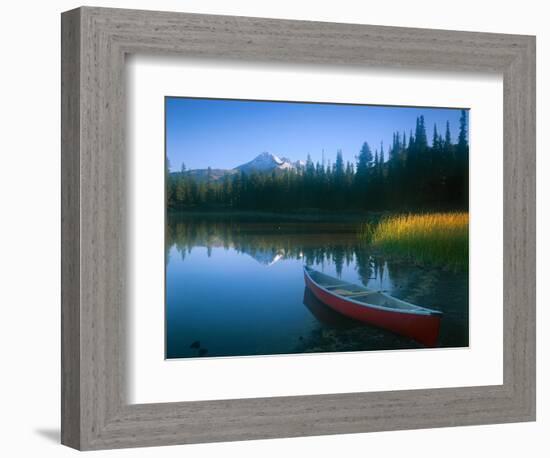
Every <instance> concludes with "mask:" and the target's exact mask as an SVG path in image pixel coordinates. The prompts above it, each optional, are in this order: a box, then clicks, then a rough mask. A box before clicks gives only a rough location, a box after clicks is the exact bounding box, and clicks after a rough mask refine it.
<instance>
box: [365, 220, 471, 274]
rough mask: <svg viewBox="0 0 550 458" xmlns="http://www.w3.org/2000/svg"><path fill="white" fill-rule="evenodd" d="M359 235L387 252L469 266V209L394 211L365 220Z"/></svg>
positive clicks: (454, 265) (452, 265)
mask: <svg viewBox="0 0 550 458" xmlns="http://www.w3.org/2000/svg"><path fill="white" fill-rule="evenodd" d="M360 236H361V238H362V239H363V240H364V241H365V242H368V243H369V244H371V245H372V246H373V247H375V248H378V249H381V250H382V251H384V252H385V253H387V254H389V255H398V256H403V257H407V258H409V259H411V260H414V261H416V262H418V263H419V264H425V263H432V264H438V265H444V266H446V267H449V268H453V269H466V268H467V266H468V213H465V212H453V213H427V214H408V215H394V216H388V217H385V218H382V219H381V220H380V222H379V223H378V224H364V225H363V226H362V228H361V232H360Z"/></svg>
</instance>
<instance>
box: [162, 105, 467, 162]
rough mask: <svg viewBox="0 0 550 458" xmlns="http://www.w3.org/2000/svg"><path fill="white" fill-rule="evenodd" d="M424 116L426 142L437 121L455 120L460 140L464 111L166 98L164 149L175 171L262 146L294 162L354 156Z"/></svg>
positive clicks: (242, 158)
mask: <svg viewBox="0 0 550 458" xmlns="http://www.w3.org/2000/svg"><path fill="white" fill-rule="evenodd" d="M420 115H424V119H425V124H426V130H427V134H428V141H429V142H431V139H432V134H433V126H434V123H435V124H437V129H438V131H439V132H440V133H442V134H443V133H444V132H445V124H446V122H447V121H449V123H450V127H451V136H452V139H453V142H456V139H457V136H458V126H459V122H458V121H459V118H460V109H447V108H413V107H410V108H409V107H387V106H370V105H336V104H328V103H327V104H317V103H296V102H264V101H246V100H223V99H219V100H216V99H190V98H176V97H168V98H166V152H167V155H168V159H169V161H170V168H171V170H172V171H176V170H180V168H181V164H182V162H185V165H186V167H187V169H202V168H207V167H212V168H222V169H230V168H233V167H236V166H238V165H240V164H243V163H245V162H248V161H250V160H252V159H253V158H254V157H256V156H257V155H258V154H260V153H261V152H263V151H268V152H270V153H273V154H276V155H278V156H285V157H288V158H289V159H291V160H293V161H296V160H298V159H302V160H305V159H306V157H307V155H308V153H309V154H310V155H311V158H312V159H313V161H314V162H317V161H321V160H322V156H323V150H324V156H325V160H330V161H331V162H334V159H335V157H336V151H337V150H338V149H341V150H342V153H343V157H344V161H355V156H357V154H358V153H359V150H360V148H361V145H362V144H363V142H364V141H367V142H368V143H369V145H370V146H371V148H372V150H373V151H374V149H375V148H380V142H381V141H382V142H383V143H384V150H385V151H386V159H387V151H388V146H389V145H390V144H391V141H392V135H393V132H394V131H396V130H398V131H399V132H401V133H402V132H406V134H407V139H408V137H409V131H410V130H411V129H413V132H414V128H415V123H416V117H417V116H420Z"/></svg>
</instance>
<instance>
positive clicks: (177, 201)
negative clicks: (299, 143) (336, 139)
mask: <svg viewBox="0 0 550 458" xmlns="http://www.w3.org/2000/svg"><path fill="white" fill-rule="evenodd" d="M467 124H468V122H467V116H466V112H465V111H464V110H463V111H462V113H461V117H460V125H459V133H458V138H457V141H456V142H452V139H451V133H450V127H449V123H448V122H447V125H446V129H445V132H444V133H442V132H438V130H437V126H435V125H434V127H433V131H432V132H431V135H430V136H431V141H428V134H427V128H426V126H425V122H424V117H423V116H420V117H418V118H417V119H416V126H415V128H414V129H412V130H411V131H410V132H409V134H408V135H407V134H406V133H405V132H395V133H394V134H393V141H392V144H391V145H389V147H388V148H386V149H387V151H386V150H385V149H384V145H383V144H380V145H379V146H377V147H375V148H373V147H372V146H371V145H369V144H368V143H367V142H364V143H363V144H362V145H358V151H357V156H356V157H355V161H354V162H349V161H348V162H344V160H343V158H342V152H341V151H337V153H336V160H335V161H334V162H333V163H330V162H329V163H327V164H324V163H319V162H317V163H314V162H313V161H312V160H311V158H310V157H309V155H308V158H307V161H306V162H305V165H304V166H302V167H299V168H296V169H289V170H274V171H273V172H269V173H258V172H252V173H244V172H236V173H227V174H225V175H223V176H221V177H213V176H212V174H211V173H210V169H209V172H208V174H207V176H206V179H201V180H199V179H196V178H194V177H193V176H191V175H190V174H187V173H177V174H175V173H168V171H167V180H166V184H167V186H166V197H167V205H168V209H169V210H175V211H182V210H185V211H189V210H199V211H201V210H208V211H225V210H237V211H261V212H274V213H277V212H297V211H309V210H319V211H328V212H336V211H403V210H407V211H414V210H448V209H452V210H467V209H468V160H469V159H468V158H469V142H468V126H467Z"/></svg>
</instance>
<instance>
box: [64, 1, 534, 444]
mask: <svg viewBox="0 0 550 458" xmlns="http://www.w3.org/2000/svg"><path fill="white" fill-rule="evenodd" d="M61 32H62V33H61V38H62V56H61V57H62V67H61V69H62V430H61V438H62V443H63V444H65V445H68V446H70V447H74V448H77V449H80V450H89V449H106V448H118V447H140V446H154V445H168V444H184V443H197V442H215V441H232V440H243V439H265V438H278V437H294V436H309V435H323V434H340V433H359V432H367V431H382V430H397V429H413V428H432V427H442V426H457V425H474V424H486V423H505V422H520V421H532V420H534V419H535V38H534V37H532V36H521V35H502V34H490V33H472V32H456V31H444V30H425V29H410V28H400V27H381V26H367V25H355V24H333V23H321V22H308V21H289V20H271V19H257V18H247V17H229V16H210V15H198V14H185V13H171V12H154V11H133V10H121V9H107V8H91V7H83V8H78V9H75V10H72V11H68V12H65V13H63V14H62V31H61ZM132 53H161V54H172V55H179V56H193V57H208V58H224V59H237V60H238V59H247V60H260V61H270V62H290V63H319V64H342V65H355V66H384V67H400V68H418V69H432V70H433V69H439V70H448V71H461V70H466V71H473V72H496V73H500V74H502V75H503V79H504V266H503V267H504V304H503V307H504V315H503V319H504V333H503V335H504V343H503V351H504V355H503V366H504V373H503V384H502V385H495V386H471V387H461V388H441V389H420V390H405V391H386V392H365V393H349V394H327V395H311V396H289V397H273V398H254V399H231V400H223V401H197V402H180V403H164V404H141V405H131V404H128V402H127V400H126V399H127V398H126V392H125V387H126V380H125V377H126V371H125V360H124V354H125V351H124V348H125V345H126V337H125V335H126V326H125V310H126V305H127V293H126V272H127V266H126V253H127V243H126V239H125V234H126V224H127V218H126V208H125V202H126V198H127V196H126V193H127V191H126V181H125V180H126V169H125V163H126V152H125V106H126V103H125V87H124V82H125V79H124V66H125V55H127V54H132ZM473 198H475V196H473Z"/></svg>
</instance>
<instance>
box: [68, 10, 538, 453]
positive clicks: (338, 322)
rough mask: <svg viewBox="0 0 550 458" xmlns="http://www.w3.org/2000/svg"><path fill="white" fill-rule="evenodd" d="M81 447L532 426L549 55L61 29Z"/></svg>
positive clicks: (183, 25) (311, 26) (133, 29)
mask: <svg viewBox="0 0 550 458" xmlns="http://www.w3.org/2000/svg"><path fill="white" fill-rule="evenodd" d="M62 242H63V243H62V442H63V443H64V444H65V445H68V446H70V447H74V448H77V449H80V450H89V449H105V448H119V447H138V446H152V445H168V444H185V443H197V442H214V441H230V440H245V439H260V438H276V437H293V436H306V435H322V434H338V433H355V432H368V431H381V430H396V429H412V428H429V427H440V426H454V425H471V424H485V423H503V422H519V421H532V420H534V419H535V39H534V37H530V36H518V35H502V34H487V33H472V32H455V31H442V30H423V29H405V28H394V27H380V26H366V25H352V24H332V23H318V22H307V21H286V20H271V19H257V18H244V17H225V16H208V15H196V14H185V13H169V12H152V11H133V10H119V9H105V8H90V7H83V8H78V9H76V10H72V11H68V12H66V13H63V15H62Z"/></svg>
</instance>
